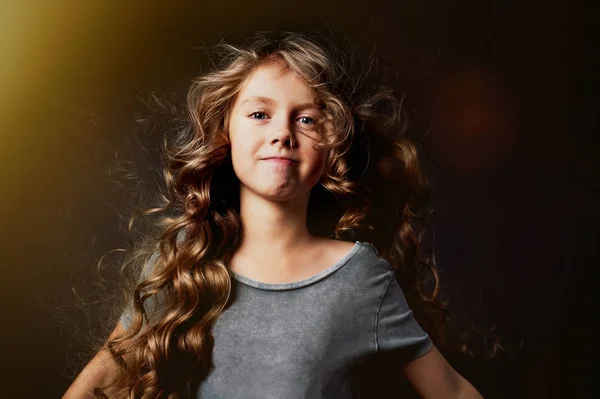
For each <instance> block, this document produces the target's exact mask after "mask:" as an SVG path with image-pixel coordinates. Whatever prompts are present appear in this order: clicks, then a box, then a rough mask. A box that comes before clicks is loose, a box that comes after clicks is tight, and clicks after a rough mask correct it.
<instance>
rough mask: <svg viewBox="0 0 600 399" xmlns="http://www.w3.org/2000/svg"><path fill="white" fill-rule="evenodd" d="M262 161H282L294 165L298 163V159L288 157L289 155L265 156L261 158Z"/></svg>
mask: <svg viewBox="0 0 600 399" xmlns="http://www.w3.org/2000/svg"><path fill="white" fill-rule="evenodd" d="M261 160H262V161H270V162H281V163H290V164H293V165H297V164H298V161H296V160H294V159H292V158H288V157H281V156H273V157H265V158H261Z"/></svg>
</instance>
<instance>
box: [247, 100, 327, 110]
mask: <svg viewBox="0 0 600 399" xmlns="http://www.w3.org/2000/svg"><path fill="white" fill-rule="evenodd" d="M249 103H263V104H266V105H271V106H272V105H275V104H277V101H275V100H274V99H272V98H269V97H263V96H252V97H248V98H247V99H245V100H244V101H242V102H241V103H240V107H241V106H243V105H246V104H249ZM311 108H312V109H315V110H317V111H320V110H321V108H322V107H321V105H319V104H317V103H314V102H307V103H302V104H298V105H296V106H295V107H294V110H296V111H301V110H305V109H311Z"/></svg>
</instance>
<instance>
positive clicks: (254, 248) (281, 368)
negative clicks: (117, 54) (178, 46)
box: [64, 33, 481, 399]
mask: <svg viewBox="0 0 600 399" xmlns="http://www.w3.org/2000/svg"><path fill="white" fill-rule="evenodd" d="M223 49H224V51H223V53H222V54H221V55H222V57H223V59H222V62H221V64H220V65H218V66H217V67H216V69H215V70H214V71H212V72H210V73H208V74H206V75H204V76H202V77H200V78H198V79H196V80H195V81H194V83H193V85H192V87H191V88H190V91H189V95H188V109H189V128H187V129H183V131H182V132H181V135H180V137H178V139H177V140H176V141H175V143H174V144H173V145H171V146H170V147H168V153H167V156H168V163H167V165H166V168H165V183H166V193H165V195H164V203H163V204H162V205H161V206H160V207H158V208H155V209H152V210H151V211H149V212H148V213H153V214H158V215H160V224H159V225H158V234H157V235H156V240H155V242H152V243H150V245H148V248H149V251H148V252H146V253H147V256H146V257H143V260H144V261H146V262H145V267H144V270H143V272H142V273H141V278H140V280H139V282H138V284H137V285H136V287H135V290H134V291H133V295H132V297H133V298H132V301H131V305H132V306H131V307H129V308H128V309H127V310H126V311H125V312H124V313H123V315H122V317H121V319H120V321H119V323H118V324H117V326H116V328H115V330H114V332H113V333H112V334H111V336H110V338H109V339H108V341H107V342H106V345H105V347H104V348H103V350H101V351H99V352H98V354H97V355H96V356H95V357H94V359H92V360H91V361H90V363H89V364H88V365H87V366H86V367H85V368H84V370H83V371H82V372H81V374H80V375H79V377H78V378H77V379H76V380H75V382H74V383H73V385H72V386H71V387H70V388H69V390H68V391H67V393H66V394H65V396H64V397H65V398H84V397H110V398H181V397H187V396H191V397H201V398H206V399H210V398H228V399H229V398H283V399H288V398H289V399H292V398H354V397H359V396H360V397H365V396H364V395H365V393H361V391H360V389H359V386H358V381H360V380H361V373H362V372H364V371H365V365H368V364H371V363H369V361H370V360H369V361H368V359H375V358H377V356H376V355H383V354H385V355H386V356H387V357H388V358H391V359H394V360H393V363H392V364H394V365H397V367H398V368H397V369H396V370H395V371H394V372H395V373H397V376H398V378H401V376H402V375H403V376H405V377H406V379H407V380H408V381H409V382H410V383H411V384H412V385H413V386H414V388H415V389H416V390H417V391H418V392H419V393H420V394H421V395H422V396H423V397H425V398H479V397H481V395H480V394H479V393H478V392H477V391H476V390H475V389H474V388H473V386H472V385H471V384H469V383H468V382H467V381H466V380H465V379H464V378H462V377H461V376H460V375H459V374H458V373H456V372H455V371H454V370H453V369H452V367H451V366H450V365H449V364H448V362H447V361H446V360H445V359H444V357H443V356H442V355H441V354H440V352H439V351H438V350H437V349H436V347H435V346H434V345H433V341H434V340H436V342H437V341H440V340H441V338H443V336H442V334H441V328H442V327H443V323H442V321H443V317H441V316H439V315H440V314H442V313H443V310H444V308H443V305H442V304H441V303H440V301H439V299H438V298H437V288H436V290H435V291H436V292H434V295H432V296H427V295H426V294H425V293H424V292H423V289H424V288H423V280H422V276H423V275H424V274H426V272H427V271H428V270H429V271H432V270H433V275H434V277H435V280H436V282H437V275H435V270H434V269H432V268H429V269H428V268H427V267H426V266H427V264H426V263H422V262H418V258H419V256H418V255H419V242H420V239H421V234H420V233H418V231H416V230H415V228H416V227H417V224H418V222H423V218H424V216H425V215H424V213H425V205H426V204H427V195H428V187H427V183H426V180H425V177H424V176H423V174H422V172H421V169H420V166H419V158H418V153H417V149H416V146H415V144H413V143H412V142H411V141H409V139H408V138H407V137H406V132H405V128H404V126H405V124H404V118H402V117H401V116H402V114H401V110H400V105H399V102H398V101H397V100H396V99H395V98H394V96H393V95H392V93H391V91H390V90H389V89H387V88H385V87H382V86H378V85H375V84H371V83H370V78H371V77H372V76H371V72H372V71H371V70H370V69H369V68H366V69H365V68H363V70H364V73H362V74H360V73H358V74H357V73H355V72H353V68H355V67H357V66H360V65H359V64H358V62H357V60H355V59H349V57H347V55H344V54H341V53H340V52H339V51H335V50H333V48H332V47H331V46H329V45H325V44H322V43H321V42H320V40H317V39H310V38H307V37H305V36H302V35H298V34H290V33H286V34H281V35H267V34H259V35H257V36H256V37H254V38H253V39H252V40H250V41H249V43H247V44H246V45H245V46H243V47H234V46H228V45H226V46H223ZM367 67H368V65H367ZM421 231H422V229H421ZM429 274H431V273H429ZM436 287H437V284H436ZM411 309H413V310H414V311H415V313H414V314H413V310H411ZM432 310H433V311H432ZM415 316H417V317H418V318H419V322H420V324H421V325H422V326H423V327H424V328H425V329H426V331H427V332H426V331H424V330H423V329H422V328H421V326H420V324H419V323H418V322H417V320H416V318H415ZM442 316H443V315H442ZM440 342H441V341H440ZM363 379H364V378H363ZM394 394H396V395H399V393H392V394H391V396H394Z"/></svg>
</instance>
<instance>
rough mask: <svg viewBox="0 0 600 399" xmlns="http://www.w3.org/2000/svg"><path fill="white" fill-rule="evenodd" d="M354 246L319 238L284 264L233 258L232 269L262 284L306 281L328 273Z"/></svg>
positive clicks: (350, 243) (349, 243) (346, 242)
mask: <svg viewBox="0 0 600 399" xmlns="http://www.w3.org/2000/svg"><path fill="white" fill-rule="evenodd" d="M354 245H355V243H354V242H348V241H341V240H333V239H329V238H318V239H315V242H314V245H311V247H310V248H309V249H306V250H304V249H300V250H299V253H301V254H300V255H298V256H293V257H290V258H289V259H286V260H282V261H281V264H279V263H278V264H271V265H269V264H265V262H261V261H244V260H241V259H239V258H236V257H235V256H234V258H233V259H232V262H231V265H230V268H231V270H233V271H234V272H236V273H238V274H240V275H242V276H244V277H247V278H249V279H252V280H255V281H260V282H263V283H268V284H285V283H291V282H295V281H301V280H305V279H307V278H309V277H312V276H314V275H315V274H318V273H320V272H322V271H324V270H326V269H327V268H329V267H330V266H331V265H333V264H334V263H336V262H337V261H339V260H340V259H342V258H343V257H344V256H345V255H346V254H348V253H349V252H350V251H351V250H352V248H353V247H354ZM292 259H293V260H292ZM285 263H287V264H289V266H288V265H285Z"/></svg>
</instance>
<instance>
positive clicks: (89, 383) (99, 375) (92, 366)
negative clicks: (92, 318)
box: [62, 323, 124, 399]
mask: <svg viewBox="0 0 600 399" xmlns="http://www.w3.org/2000/svg"><path fill="white" fill-rule="evenodd" d="M123 329H124V327H123V326H122V325H121V323H118V324H117V326H116V327H115V329H114V330H113V332H112V333H111V335H110V336H111V337H113V336H114V335H115V334H118V333H120V332H122V331H123ZM117 368H118V365H117V364H116V363H115V362H114V360H113V359H112V357H111V356H110V353H108V351H107V350H105V349H104V348H103V349H101V350H100V351H99V352H98V353H97V354H96V356H94V358H93V359H92V360H90V362H89V363H88V364H87V365H86V366H85V367H84V368H83V370H82V371H81V372H80V373H79V375H78V376H77V378H76V379H75V381H73V383H72V384H71V386H70V387H69V389H68V390H67V392H65V394H64V395H63V397H62V399H88V398H89V399H92V398H95V396H94V395H93V391H94V388H95V387H98V386H101V385H104V384H106V383H107V382H108V378H109V377H110V376H112V375H113V373H114V372H115V371H116V370H117Z"/></svg>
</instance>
